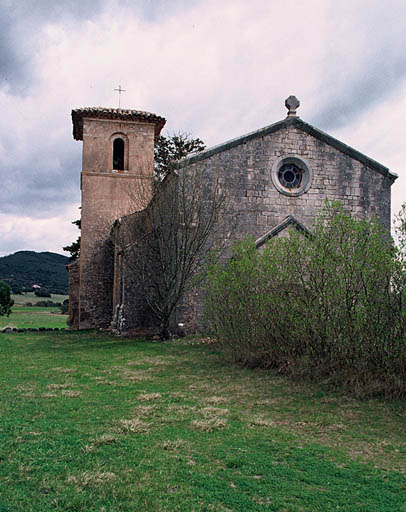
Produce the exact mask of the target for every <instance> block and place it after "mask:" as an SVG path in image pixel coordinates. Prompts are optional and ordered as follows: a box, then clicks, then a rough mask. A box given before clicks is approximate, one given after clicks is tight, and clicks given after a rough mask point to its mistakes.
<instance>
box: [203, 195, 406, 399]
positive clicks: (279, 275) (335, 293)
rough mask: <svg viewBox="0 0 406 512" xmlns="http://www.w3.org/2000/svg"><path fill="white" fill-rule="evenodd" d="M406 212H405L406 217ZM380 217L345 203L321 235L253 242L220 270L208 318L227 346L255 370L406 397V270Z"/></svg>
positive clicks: (326, 213)
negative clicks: (360, 216) (354, 212)
mask: <svg viewBox="0 0 406 512" xmlns="http://www.w3.org/2000/svg"><path fill="white" fill-rule="evenodd" d="M404 213H405V209H404V210H403V217H402V218H403V219H404V218H405V216H404ZM399 227H400V228H399V229H401V233H400V234H399V245H398V248H396V249H394V247H393V245H392V243H391V240H390V239H389V238H388V234H387V233H386V232H384V231H383V229H382V227H381V225H380V224H379V222H378V221H375V220H356V219H354V218H352V217H351V216H350V215H349V214H348V213H346V212H344V211H343V209H342V207H341V205H340V204H337V203H333V204H327V205H326V206H325V208H324V209H323V210H322V211H321V212H320V214H319V215H318V217H317V218H316V219H315V222H314V225H313V228H312V234H313V236H312V237H311V238H306V237H304V236H303V235H302V234H300V233H298V231H297V230H295V229H292V230H291V231H290V232H289V234H288V236H286V237H280V238H279V237H276V238H274V239H272V240H270V241H269V242H268V244H267V246H266V247H265V248H264V249H263V250H262V249H261V250H260V251H259V250H257V249H256V247H255V244H254V242H253V241H244V242H242V243H239V244H236V246H235V247H234V254H233V258H232V259H231V260H229V261H228V262H226V263H225V264H216V265H213V267H212V268H211V270H210V275H209V284H208V289H207V308H206V311H207V316H208V321H209V324H210V327H211V329H212V331H213V332H214V333H215V334H216V337H217V339H218V342H219V346H221V347H222V350H223V352H224V353H225V354H226V355H227V356H228V357H229V358H230V359H231V360H233V361H236V362H239V363H241V364H244V365H247V366H257V365H258V366H267V367H277V368H279V369H280V370H281V371H286V372H288V373H296V374H306V375H308V376H309V377H310V378H313V379H319V378H328V379H329V381H330V382H334V381H335V382H337V383H338V384H340V383H341V384H344V385H345V386H349V387H351V388H352V389H353V390H355V388H356V387H359V388H360V389H364V390H365V391H366V392H367V393H384V394H387V395H390V396H393V395H395V394H398V395H399V394H401V395H403V396H406V384H405V380H404V379H403V377H402V376H403V375H404V374H405V372H406V308H405V304H406V264H405V261H406V259H405V246H404V245H403V246H402V238H401V236H402V233H403V235H404V234H405V233H406V230H405V227H406V224H405V223H404V222H403V223H402V222H401V219H400V221H399Z"/></svg>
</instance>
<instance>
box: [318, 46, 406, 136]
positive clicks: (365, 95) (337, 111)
mask: <svg viewBox="0 0 406 512" xmlns="http://www.w3.org/2000/svg"><path fill="white" fill-rule="evenodd" d="M391 53H392V52H391V51H388V52H386V53H384V52H383V54H382V55H380V56H379V57H378V56H376V61H375V62H370V61H369V62H366V63H364V66H362V65H360V69H359V70H358V73H354V74H352V75H351V76H348V80H347V81H346V82H345V86H344V88H343V89H342V90H341V91H337V87H336V85H335V83H334V76H335V75H336V73H339V68H338V67H335V69H334V70H332V72H331V74H332V75H333V76H332V77H331V78H330V79H329V80H328V81H326V83H325V84H324V85H323V88H324V90H326V91H329V90H331V97H332V98H333V97H334V101H328V92H327V98H326V99H325V101H324V102H323V107H322V109H320V110H319V111H318V112H317V113H315V115H314V118H313V122H314V123H315V124H316V125H319V126H322V127H323V128H324V129H329V130H331V129H338V128H341V127H342V126H344V125H346V124H348V123H350V122H351V121H352V120H353V119H354V118H355V117H359V116H360V114H362V113H363V112H364V111H365V110H368V109H369V108H371V107H373V106H374V105H375V104H377V103H378V102H379V101H380V100H382V99H383V98H385V97H387V96H388V94H390V92H391V91H393V90H395V89H396V88H397V87H398V86H399V84H400V81H401V80H402V79H404V78H405V77H406V56H405V55H393V54H391Z"/></svg>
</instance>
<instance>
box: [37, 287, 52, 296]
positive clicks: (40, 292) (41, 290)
mask: <svg viewBox="0 0 406 512" xmlns="http://www.w3.org/2000/svg"><path fill="white" fill-rule="evenodd" d="M34 294H35V295H36V296H37V297H51V294H50V292H49V291H48V290H46V289H45V288H38V289H37V290H35V292H34Z"/></svg>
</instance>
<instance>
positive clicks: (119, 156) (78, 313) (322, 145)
mask: <svg viewBox="0 0 406 512" xmlns="http://www.w3.org/2000/svg"><path fill="white" fill-rule="evenodd" d="M299 105H300V103H299V101H298V100H297V99H296V98H295V97H294V96H290V97H289V98H288V99H287V100H286V102H285V106H286V108H287V109H288V114H287V117H286V118H285V119H283V120H281V121H278V122H276V123H274V124H271V125H269V126H266V127H265V128H261V129H259V130H257V131H254V132H251V133H249V134H246V135H242V136H241V137H238V138H236V139H233V140H230V141H228V142H225V143H222V144H219V145H217V146H215V147H213V148H210V149H207V150H205V151H203V152H201V153H197V154H194V155H192V156H190V157H187V158H185V159H183V160H181V161H180V162H179V163H178V164H177V165H176V167H177V172H182V169H184V168H186V167H189V166H192V168H194V169H196V170H199V172H202V173H204V174H205V175H207V179H208V180H210V179H216V180H217V183H218V184H219V187H220V188H221V191H222V194H224V196H225V197H227V200H228V203H229V204H231V205H232V209H234V212H233V211H232V210H231V211H229V212H228V213H227V215H226V217H225V218H224V217H223V218H222V222H223V223H226V224H227V223H230V225H231V224H232V218H233V216H234V214H236V213H238V218H239V220H238V224H237V226H236V229H234V230H231V231H230V232H229V233H228V235H227V234H226V235H225V237H226V238H227V237H228V239H226V240H225V246H226V247H227V246H228V248H229V247H230V246H231V245H232V243H233V241H234V240H236V239H240V238H243V237H246V236H248V235H251V236H253V237H254V238H255V240H256V245H257V247H258V248H259V247H260V246H261V245H262V244H264V243H265V242H266V241H267V240H268V239H269V238H271V237H273V236H279V235H280V234H281V233H282V232H283V230H284V229H286V228H287V227H289V226H291V225H293V226H295V227H297V228H298V229H300V230H302V231H305V232H306V231H307V232H311V226H312V222H313V219H314V217H315V215H316V214H317V212H318V211H319V210H320V209H321V208H322V206H323V205H324V202H325V200H326V199H328V200H330V201H340V202H341V203H342V205H343V207H344V209H345V210H346V211H349V212H351V214H352V215H353V216H354V217H356V218H359V219H362V218H378V219H379V220H380V222H381V223H382V225H383V226H384V228H385V229H386V230H387V231H388V233H389V232H390V202H391V185H392V184H393V183H394V181H395V179H396V178H397V175H396V174H394V173H392V172H391V171H390V170H389V169H388V168H387V167H385V166H383V165H381V164H380V163H378V162H376V161H375V160H373V159H371V158H369V157H368V156H365V155H363V154H362V153H360V152H358V151H357V150H355V149H353V148H352V147H350V146H347V145H346V144H344V143H342V142H340V141H339V140H337V139H335V138H333V137H331V136H330V135H328V134H326V133H324V132H322V131H320V130H319V129H317V128H315V127H314V126H312V125H310V124H308V123H306V122H304V121H302V120H301V119H300V118H299V117H298V116H297V113H296V111H297V108H298V107H299ZM72 121H73V137H74V139H75V140H80V141H83V156H82V172H81V191H82V210H81V211H82V215H81V247H80V259H79V260H77V261H75V262H74V263H72V264H70V265H69V266H68V270H69V286H70V292H69V294H70V315H69V320H68V324H69V326H70V328H72V329H88V328H109V327H110V326H111V325H112V322H114V321H117V312H120V315H121V317H125V318H126V329H129V330H132V329H134V330H136V329H137V328H143V327H150V325H149V324H150V323H151V315H148V313H147V312H145V311H144V309H145V308H144V309H143V307H141V306H140V303H139V301H137V300H135V299H134V293H132V292H131V290H129V289H128V285H127V286H126V284H125V279H126V277H125V268H124V269H123V265H122V262H121V261H120V251H119V250H118V248H117V247H115V246H114V236H113V231H114V230H113V231H112V228H113V225H115V226H116V228H117V225H118V224H120V221H119V219H123V218H126V216H129V215H131V214H134V213H135V212H137V211H139V212H142V211H143V209H144V208H145V207H146V206H147V204H148V202H149V200H150V198H151V194H152V179H153V170H154V141H155V140H156V139H157V137H158V136H159V134H160V132H161V130H162V128H163V126H164V125H165V119H164V118H163V117H160V116H158V115H155V114H152V113H149V112H143V111H138V110H124V109H110V108H100V107H97V108H82V109H77V110H73V111H72ZM130 191H131V193H130ZM227 216H228V218H227ZM223 232H224V233H227V230H223ZM185 300H186V299H185ZM198 302H199V301H197V303H196V301H195V303H194V304H192V305H191V306H190V307H189V310H188V311H187V314H186V313H182V311H183V312H185V311H186V310H187V308H186V310H185V308H183V309H181V310H180V311H179V314H178V318H177V321H179V322H182V324H184V325H185V331H186V332H194V331H196V330H197V329H198V328H199V318H200V315H201V304H199V303H198Z"/></svg>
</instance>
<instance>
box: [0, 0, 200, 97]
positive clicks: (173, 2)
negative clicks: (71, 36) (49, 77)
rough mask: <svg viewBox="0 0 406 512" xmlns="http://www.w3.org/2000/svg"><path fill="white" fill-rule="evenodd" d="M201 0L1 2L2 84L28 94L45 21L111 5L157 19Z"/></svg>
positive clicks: (83, 16) (81, 16) (73, 19)
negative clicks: (34, 60)
mask: <svg viewBox="0 0 406 512" xmlns="http://www.w3.org/2000/svg"><path fill="white" fill-rule="evenodd" d="M197 2H198V0H135V1H134V0H118V1H116V2H115V3H112V4H109V3H108V1H107V0H63V1H59V0H18V1H17V2H11V1H7V0H5V1H3V2H1V3H0V87H1V88H2V89H5V90H6V91H7V93H8V94H12V95H22V96H24V95H25V94H26V93H27V92H28V91H29V89H30V86H31V84H32V83H33V81H34V80H35V69H34V66H33V63H32V59H33V56H34V55H35V53H36V52H37V51H38V43H39V41H38V34H39V32H40V29H41V27H42V26H43V25H44V24H45V23H50V22H58V21H60V20H63V22H64V24H65V25H69V23H80V22H83V21H86V20H88V19H92V18H93V17H95V16H97V15H99V14H100V13H101V12H102V11H103V9H104V8H105V7H108V6H110V8H111V11H112V15H113V16H114V12H115V11H116V12H119V11H120V10H122V9H130V10H132V11H134V12H135V13H136V14H137V15H138V16H139V17H140V18H141V19H144V20H145V21H149V22H154V21H157V20H158V19H160V18H162V17H165V16H167V15H173V14H174V13H175V12H176V11H177V9H181V8H192V7H193V5H194V4H196V3H197Z"/></svg>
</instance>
